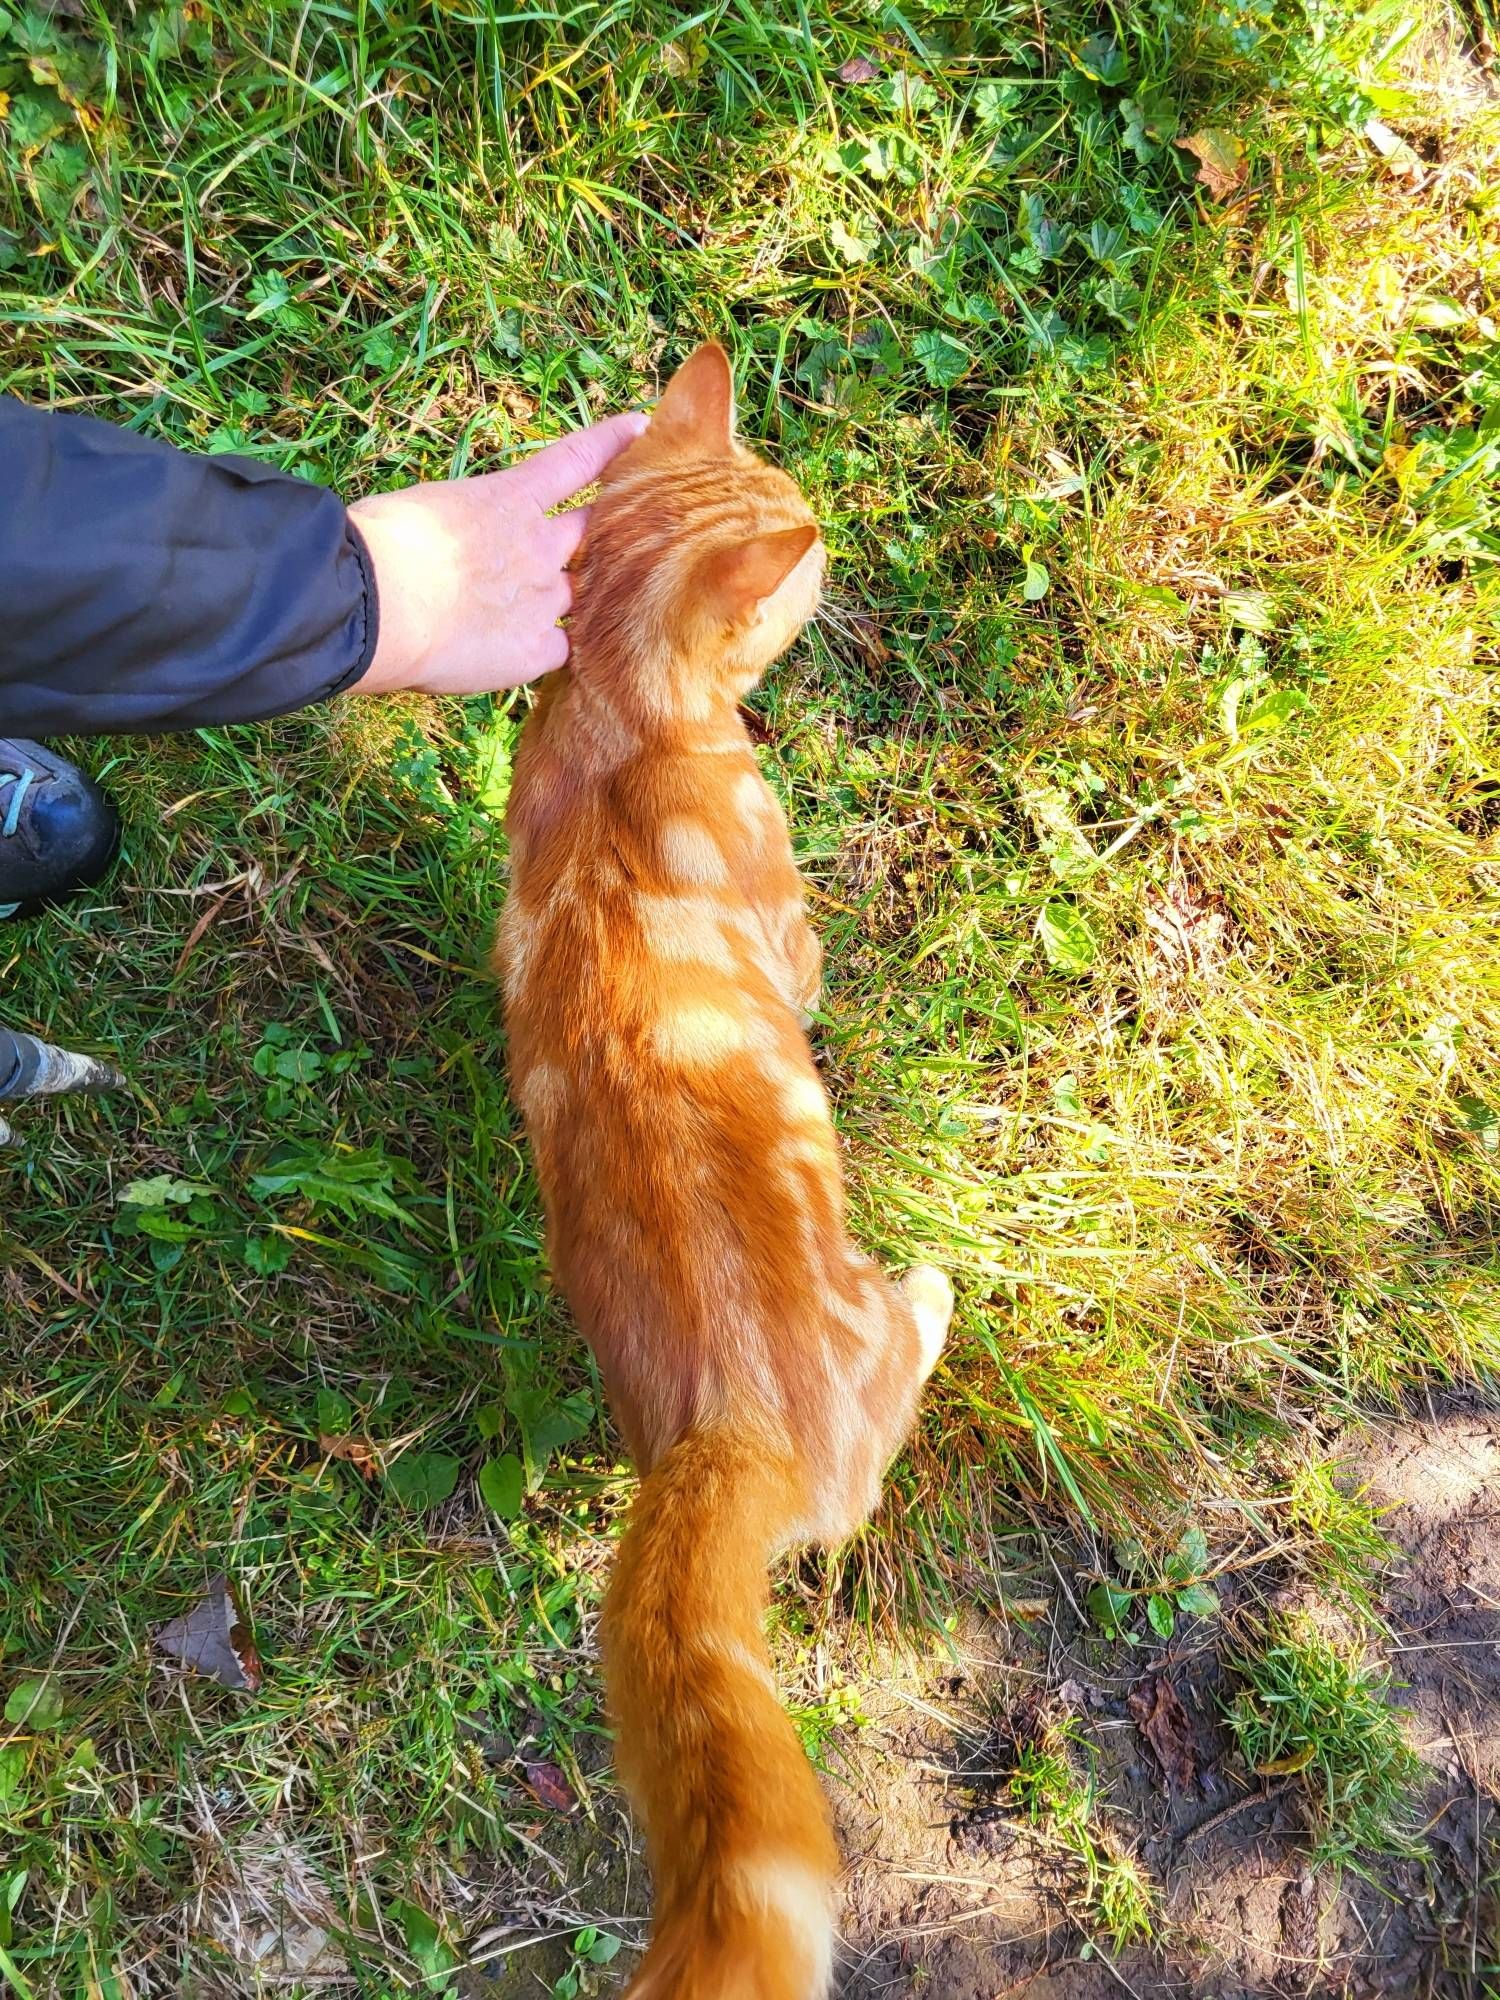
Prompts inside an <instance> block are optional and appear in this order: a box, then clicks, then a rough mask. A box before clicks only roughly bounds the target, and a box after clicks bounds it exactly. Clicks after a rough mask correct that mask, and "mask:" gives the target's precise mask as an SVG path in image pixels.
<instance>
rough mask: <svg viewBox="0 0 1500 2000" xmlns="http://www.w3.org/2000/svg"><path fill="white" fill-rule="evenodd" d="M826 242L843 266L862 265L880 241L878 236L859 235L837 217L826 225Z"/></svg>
mask: <svg viewBox="0 0 1500 2000" xmlns="http://www.w3.org/2000/svg"><path fill="white" fill-rule="evenodd" d="M828 240H829V242H830V243H831V244H832V245H833V247H834V250H835V251H836V252H837V254H838V258H839V261H840V262H841V263H844V264H863V263H864V261H865V259H866V258H867V257H868V256H869V255H870V254H871V252H872V251H873V250H874V249H875V248H876V246H877V244H878V243H879V241H880V239H879V237H878V236H861V235H859V234H858V232H857V231H855V230H853V229H850V228H849V226H848V224H847V223H844V222H841V221H840V220H839V218H838V217H837V216H835V217H834V219H833V221H832V222H830V223H829V225H828Z"/></svg>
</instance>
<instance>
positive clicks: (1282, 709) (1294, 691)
mask: <svg viewBox="0 0 1500 2000" xmlns="http://www.w3.org/2000/svg"><path fill="white" fill-rule="evenodd" d="M1311 707H1312V703H1311V702H1310V701H1309V700H1308V698H1307V696H1306V695H1305V694H1303V692H1302V690H1301V689H1300V688H1289V687H1288V688H1273V689H1272V691H1271V692H1270V694H1263V695H1262V696H1261V697H1260V699H1259V701H1257V702H1255V703H1254V704H1253V706H1252V707H1251V708H1250V709H1249V710H1247V712H1246V713H1245V714H1244V715H1242V716H1241V717H1240V734H1241V736H1272V735H1274V734H1275V733H1276V731H1277V730H1278V729H1284V728H1285V727H1286V725H1287V723H1289V722H1290V721H1291V719H1292V717H1293V716H1294V715H1299V714H1301V712H1302V711H1303V709H1308V708H1311Z"/></svg>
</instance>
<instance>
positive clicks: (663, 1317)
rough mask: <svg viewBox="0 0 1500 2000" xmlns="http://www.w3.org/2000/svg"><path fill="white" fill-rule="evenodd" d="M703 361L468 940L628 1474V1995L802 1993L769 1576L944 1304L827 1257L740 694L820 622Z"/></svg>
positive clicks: (810, 558)
mask: <svg viewBox="0 0 1500 2000" xmlns="http://www.w3.org/2000/svg"><path fill="white" fill-rule="evenodd" d="M733 425H734V404H733V387H732V383H731V379H730V373H729V363H728V361H727V359H726V358H725V355H724V351H723V349H722V348H720V347H717V346H712V345H710V346H707V347H702V348H700V349H699V350H698V352H697V353H696V354H694V355H693V356H692V358H691V359H690V360H689V361H688V362H686V363H685V364H684V366H683V367H682V368H681V369H679V371H678V372H677V374H676V375H675V376H674V377H673V378H672V380H671V382H670V383H669V384H668V386H667V390H666V393H665V394H664V395H663V397H662V399H661V402H660V403H659V404H658V405H657V409H656V412H655V415H654V417H653V418H652V421H651V425H650V427H649V429H648V430H647V431H646V432H645V434H644V435H643V436H642V437H641V438H640V439H639V440H638V441H637V442H636V443H635V444H633V445H632V446H631V447H630V448H629V450H627V451H626V452H625V453H624V454H623V455H622V456H621V457H619V458H617V459H616V460H615V461H614V463H613V464H612V465H611V466H610V468H609V470H608V472H607V473H606V474H605V478H604V490H603V493H602V496H601V498H600V499H599V501H598V502H597V504H596V505H595V508H594V511H593V515H592V517H591V520H590V525H589V531H588V536H587V539H586V541H585V543H584V546H583V550H582V553H581V555H580V557H579V559H578V561H577V563H576V565H575V569H576V577H575V585H576V609H575V611H574V614H573V630H572V657H571V662H570V665H569V666H568V668H567V669H566V670H565V671H564V672H561V673H558V674H554V675H551V676H549V678H548V679H547V680H546V682H545V683H544V684H543V687H542V690H541V695H540V699H539V700H538V703H537V707H536V710H535V712H534V714H533V715H532V717H531V719H530V721H529V722H528V723H527V726H526V730H525V733H524V735H523V738H522V741H521V747H520V751H519V754H518V756H517V760H516V771H515V783H514V787H513V789H512V792H511V800H510V813H509V826H510V839H511V862H512V870H513V874H512V881H511V892H510V899H509V901H508V903H507V905H506V909H505V914H504V917H503V919H502V922H501V927H500V947H499V955H498V956H499V964H500V969H501V972H502V974H503V978H504V983H505V1004H506V1021H507V1026H508V1030H509V1040H510V1063H511V1075H512V1078H513V1082H514V1087H515V1092H516V1097H517V1100H518V1102H519V1103H520V1106H521V1108H522V1111H523V1112H524V1114H525V1119H526V1125H527V1129H528V1132H529V1134H530V1138H531V1143H532V1147H533V1150H534V1152H535V1155H536V1163H537V1171H538V1174H539V1176H540V1179H541V1184H542V1191H543V1195H544V1197H545V1200H546V1207H547V1217H548V1231H549V1243H550V1250H551V1256H552V1262H553V1266H554V1268H555V1271H556V1274H557V1277H558V1280H559V1282H560V1284H561V1286H562V1289H563V1291H564V1292H565V1293H566V1295H567V1297H568V1300H569V1301H570V1303H571V1305H572V1308H573V1311H574V1313H575V1315H576V1317H577V1319H578V1322H579V1324H580V1326H581V1327H582V1329H583V1331H584V1334H585V1335H586V1336H587V1338H588V1341H589V1344H590V1345H591V1347H592V1348H593V1350H594V1352H595V1354H596V1355H597V1357H598V1361H599V1367H600V1370H601V1372H602V1374H603V1376H604V1380H605V1383H606V1386H607V1388H608V1390H609V1395H610V1399H611V1402H612V1405H613V1408H614V1412H615V1415H616V1417H617V1418H618V1420H619V1424H620V1428H621V1430H622V1431H623V1432H624V1434H625V1439H626V1442H627V1443H628V1445H629V1447H630V1450H631V1452H632V1453H633V1455H634V1457H635V1460H636V1463H637V1465H638V1466H639V1468H640V1471H641V1474H642V1484H641V1489H640V1493H639V1495H638V1497H637V1499H636V1502H635V1508H634V1511H633V1513H632V1515H631V1518H630V1523H629V1526H628V1529H627V1531H626V1534H625V1538H624V1541H623V1543H622V1545H621V1550H620V1559H619V1565H618V1568H617V1570H616V1573H615V1576H614V1580H613V1583H612V1585H611V1588H610V1592H609V1596H608V1600H607V1602H606V1605H605V1610H604V1648H605V1664H606V1675H607V1682H608V1689H609V1699H610V1705H611V1708H612V1711H613V1714H614V1718H615V1722H616V1726H617V1729H618V1734H619V1763H620V1770H621V1774H622V1776H623V1778H624V1780H625V1783H626V1785H627V1786H628V1788H629V1790H630V1792H631V1795H632V1797H633V1798H634V1799H635V1801H636V1803H637V1805H638V1807H639V1808H640V1811H641V1814H642V1818H643V1820H644V1823H645V1829H646V1835H647V1840H648V1843H649V1848H650V1855H651V1864H652V1871H653V1874H654V1876H655V1881H656V1890H657V1909H656V1922H655V1928H654V1932H653V1937H652V1943H651V1948H650V1951H649V1952H648V1955H647V1958H646V1961H645V1964H644V1965H643V1966H642V1968H641V1970H640V1972H639V1973H638V1974H637V1976H636V1979H635V1981H634V1983H633V1985H632V1986H631V1988H630V1991H631V1994H632V1995H634V1996H636V2000H812V1996H817V1995H820V1994H822V1993H823V1991H824V1990H825V1988H826V1985H827V1982H828V1977H829V1970H830V1962H831V1955H832V1939H833V1910H832V1903H833V1897H832V1889H833V1881H834V1876H835V1874H836V1871H837V1865H838V1857H837V1852H836V1849H835V1846H834V1842H833V1838H832V1834H831V1832H830V1831H829V1826H828V1820H827V1814H826V1810H825V1807H824V1804H823V1800H822V1795H821V1793H820V1791H819V1789H818V1785H817V1782H816V1780H815V1779H814V1777H813V1774H812V1772H811V1771H810V1769H809V1768H808V1765H807V1762H806V1760H805V1758H804V1757H803V1755H802V1751H801V1748H800V1746H799V1744H798V1742H797V1737H796V1734H795V1732H794V1730H793V1729H792V1726H791V1724H790V1722H789V1721H788V1720H787V1718H786V1716H785V1715H784V1713H783V1711H782V1709H781V1706H780V1704H779V1702H778V1701H777V1698H776V1691H775V1687H774V1685H773V1683H772V1679H771V1673H770V1668H769V1665H768V1659H767V1652H766V1646H765V1640H764V1637H763V1635H762V1630H761V1621H762V1617H763V1614H764V1611H765V1608H766V1602H767V1582H766V1568H767V1564H768V1562H769V1560H770V1558H771V1556H772V1555H773V1554H774V1553H775V1552H776V1551H777V1550H780V1549H785V1548H787V1547H789V1546H791V1545H793V1544H796V1543H799V1542H831V1541H837V1540H839V1539H841V1538H842V1537H844V1536H845V1535H847V1534H849V1533H850V1532H851V1531H852V1530H853V1529H854V1528H856V1527H857V1526H858V1525H859V1524H860V1522H862V1521H863V1520H864V1519H865V1518H866V1516H867V1515H868V1513H869V1511H870V1509H871V1508H872V1507H873V1506H874V1504H875V1502H876V1499H877V1498H878V1495H879V1490H880V1479H881V1475H882V1473H883V1472H884V1470H885V1467H886V1465H887V1463H888V1462H889V1460H890V1458H891V1456H892V1454H893V1453H894V1452H895V1451H896V1450H897V1449H898V1447H899V1446H900V1445H901V1443H902V1441H903V1439H904V1438H905V1437H906V1435H907V1432H908V1430H909V1429H910V1427H911V1424H912V1422H913V1419H914V1417H915V1414H916V1407H917V1397H918V1395H919V1393H920V1390H921V1386H922V1383H923V1382H924V1381H925V1379H926V1377H927V1374H928V1372H929V1370H930V1369H931V1368H932V1365H933V1363H934V1361H935V1360H936V1359H937V1356H938V1353H939V1350H940V1349H941V1347H942V1344H943V1339H944V1336H945V1334H946V1331H947V1326H948V1318H949V1314H950V1311H951V1308H952V1291H951V1288H950V1286H949V1284H948V1281H947V1279H946V1278H945V1277H943V1275H942V1274H941V1273H940V1272H938V1271H934V1270H931V1269H928V1268H925V1267H923V1268H919V1269H918V1270H916V1271H913V1272H911V1273H910V1274H909V1275H908V1277H907V1278H906V1280H905V1282H904V1283H903V1284H901V1285H899V1286H898V1285H893V1284H892V1283H891V1282H890V1281H889V1280H888V1279H886V1278H885V1277H884V1276H883V1275H882V1274H881V1272H880V1271H879V1269H878V1268H877V1267H876V1266H875V1265H874V1264H873V1263H872V1262H871V1260H870V1259H869V1258H868V1257H866V1256H863V1255H862V1254H861V1253H860V1252H859V1251H858V1250H857V1249H855V1247H854V1245H853V1244H852V1243H851V1242H850V1241H849V1238H848V1236H847V1235H846V1233H845V1227H844V1191H843V1184H842V1179H841V1176H840V1171H839V1156H838V1148H837V1145H836V1142H835V1139H834V1133H833V1126H832V1123H831V1121H830V1118H829V1113H828V1104H827V1101H826V1099H825V1097H824V1095H823V1086H822V1084H821V1082H820V1081H819V1078H818V1072H817V1069H816V1068H815V1066H814V1064H813V1060H812V1056H811V1054H810V1052H809V1050H808V1045H807V1041H806V1037H805V1035H804V1032H803V1021H804V1019H805V1017H806V1010H807V1009H808V1008H809V1007H810V1006H811V1005H812V1003H813V1000H814V997H815V995H816V992H817V988H818V980H819V970H820V962H821V953H820V951H819V947H818V944H817V941H816V939H815V938H814V937H813V935H812V932H811V931H810V930H809V929H808V926H807V922H806V919H805V917H804V915H803V909H802V890H801V884H800V882H799V880H798V877H797V871H796V868H795V866H794V864H793V861H792V852H791V845H790V842H789V840H788V838H787V830H786V825H785V822H784V820H783V818H782V815H781V812H780V810H779V808H778V806H777V803H776V799H775V796H774V794H773V793H772V792H771V790H770V788H769V787H768V786H767V784H766V783H765V780H764V779H763V778H762V777H761V775H760V772H759V770H758V769H757V767H756V762H755V757H754V755H753V753H752V751H751V747H750V740H749V738H748V736H747V735H746V732H745V728H744V724H743V723H742V722H741V720H740V717H739V715H738V712H737V704H738V702H739V699H740V697H741V696H742V695H743V694H744V693H745V692H746V690H747V689H748V688H750V687H752V686H753V685H754V683H755V681H756V680H757V679H758V677H759V675H760V673H761V671H762V669H763V668H764V667H766V666H768V665H769V664H770V662H771V661H772V660H774V659H775V658H776V656H777V655H778V654H779V653H781V652H782V651H783V650H784V649H785V648H786V647H787V646H788V645H789V644H790V642H791V640H792V639H793V638H794V637H795V636H796V634H797V632H798V631H799V630H800V629H801V627H802V625H803V624H804V623H805V621H806V620H807V619H808V618H809V617H810V616H811V615H812V613H813V611H814V610H815V608H816V606H817V601H818V593H819V588H820V585H821V582H822V573H823V549H822V543H821V541H820V539H819V536H818V530H817V527H816V525H815V523H814V522H813V520H812V517H811V515H810V514H809V512H808V509H807V506H806V504H805V503H804V501H803V499H802V496H801V494H800V493H799V492H798V491H797V489H796V487H795V486H794V485H793V484H792V482H791V480H790V479H788V478H786V477H785V475H784V474H782V473H780V472H777V471H774V470H773V469H772V468H771V467H770V466H768V465H766V464H764V463H762V461H761V460H760V459H758V458H756V457H755V456H754V454H753V453H751V452H749V451H747V450H745V449H744V447H743V446H741V445H739V444H737V443H736V442H735V440H734V435H733Z"/></svg>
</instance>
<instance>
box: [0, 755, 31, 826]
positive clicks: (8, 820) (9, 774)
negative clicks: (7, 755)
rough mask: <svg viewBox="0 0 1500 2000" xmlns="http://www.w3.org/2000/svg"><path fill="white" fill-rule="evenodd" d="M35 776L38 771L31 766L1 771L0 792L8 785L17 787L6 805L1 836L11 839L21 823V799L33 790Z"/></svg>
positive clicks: (0, 823)
mask: <svg viewBox="0 0 1500 2000" xmlns="http://www.w3.org/2000/svg"><path fill="white" fill-rule="evenodd" d="M35 777H36V772H35V771H33V770H31V769H30V767H29V766H28V768H27V769H26V770H24V771H0V792H3V791H4V790H5V787H6V786H7V785H12V786H14V787H15V789H14V790H13V791H12V792H11V795H10V801H9V803H8V805H7V807H6V813H5V818H4V819H3V820H0V837H3V838H4V839H6V840H9V839H10V838H11V837H12V835H13V834H14V833H15V831H16V829H17V827H18V826H19V825H20V824H21V801H22V800H23V799H24V798H25V796H26V794H27V793H28V792H29V791H30V790H31V785H32V780H33V779H34V778H35Z"/></svg>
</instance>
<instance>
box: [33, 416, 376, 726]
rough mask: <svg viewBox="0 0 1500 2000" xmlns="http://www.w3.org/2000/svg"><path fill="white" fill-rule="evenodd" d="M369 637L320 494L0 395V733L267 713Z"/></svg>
mask: <svg viewBox="0 0 1500 2000" xmlns="http://www.w3.org/2000/svg"><path fill="white" fill-rule="evenodd" d="M375 632H376V605H375V585H374V578H373V576H372V575H371V571H370V563H369V558H368V556H367V554H366V552H365V548H364V544H363V543H362V541H361V540H360V538H359V535H358V532H357V531H356V530H355V528H354V526H353V524H352V522H351V521H350V519H349V515H348V513H347V512H346V511H345V508H344V505H343V502H342V501H341V500H340V499H339V498H338V496H337V495H336V494H333V493H330V492H328V491H327V490H326V489H325V488H323V487H321V486H313V485H311V484H310V483H309V482H308V481H307V480H305V479H293V478H291V477H290V476H288V475H287V474H285V473H281V472H275V471H272V470H271V469H270V468H269V467H267V466H263V465H257V464H255V463H253V461H251V460H249V459H244V458H229V457H216V458H199V457H194V456H193V455H192V454H191V453H188V452H183V451H178V450H177V449H176V448H175V447H174V446H172V445H169V444H163V443H161V442H160V441H159V440H157V439H152V438H143V437H138V436H136V435H135V433H134V432H131V431H122V430H116V429H115V428H114V426H113V425H110V424H105V423H99V422H97V421H96V420H95V419H93V418H91V417H79V416H72V415H67V414H63V413H54V412H52V411H48V410H39V409H34V408H32V407H30V406H29V405H27V404H25V403H21V402H17V401H16V400H15V399H14V398H13V397H8V396H0V736H57V735H72V734H81V735H91V734H110V733H117V732H121V731H127V730H130V731H134V730H139V731H142V732H145V733H154V732H158V731H163V730H172V729H195V728H198V727H199V726H200V725H202V724H205V723H214V722H248V721H252V720H254V719H255V718H257V717H259V716H266V715H285V714H286V713H288V712H289V711H290V710H292V709H296V708H304V707H306V706H307V704H308V703H309V702H314V701H321V700H322V699H323V698H324V697H325V696H327V695H331V694H336V693H338V692H339V690H340V689H342V688H346V687H348V686H350V685H351V684H352V683H353V682H354V681H356V680H358V679H359V677H360V675H361V674H362V673H363V672H364V671H365V669H366V667H368V665H369V664H370V660H371V657H372V655H373V654H374V651H375Z"/></svg>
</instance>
